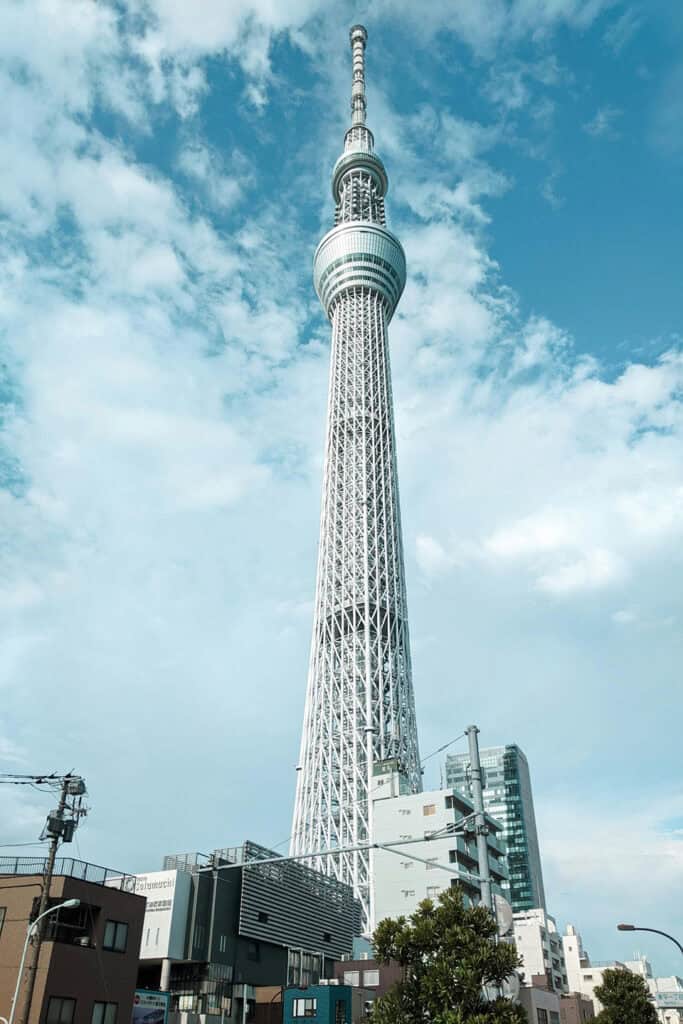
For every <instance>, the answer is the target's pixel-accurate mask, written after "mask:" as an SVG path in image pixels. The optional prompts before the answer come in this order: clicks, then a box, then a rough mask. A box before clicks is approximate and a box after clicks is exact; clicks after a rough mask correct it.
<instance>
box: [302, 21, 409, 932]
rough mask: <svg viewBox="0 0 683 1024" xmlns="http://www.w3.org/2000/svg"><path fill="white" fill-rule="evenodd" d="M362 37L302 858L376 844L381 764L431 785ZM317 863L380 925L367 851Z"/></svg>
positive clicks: (320, 251)
mask: <svg viewBox="0 0 683 1024" xmlns="http://www.w3.org/2000/svg"><path fill="white" fill-rule="evenodd" d="M366 41H367V32H366V30H365V29H364V28H363V26H362V25H356V26H354V27H353V28H352V29H351V48H352V53H353V84H352V91H351V115H352V116H351V127H350V128H349V129H348V130H347V132H346V135H345V138H344V151H343V153H342V155H341V156H340V157H339V159H338V160H337V162H336V164H335V166H334V171H333V175H332V194H333V196H334V201H335V204H336V205H335V215H334V223H335V227H334V228H332V230H331V231H328V233H327V234H326V235H325V236H324V237H323V239H322V241H321V242H320V244H319V245H318V248H317V250H316V253H315V258H314V266H313V277H314V283H315V289H316V292H317V293H318V297H319V299H320V301H321V303H322V305H323V307H324V309H325V312H326V314H327V316H328V318H329V320H330V321H331V323H332V352H331V366H330V384H329V400H328V401H329V404H328V415H327V440H326V452H325V469H324V479H323V497H322V512H321V522H320V545H319V550H318V571H317V586H316V596H315V617H314V623H313V639H312V644H311V658H310V666H309V675H308V688H307V693H306V706H305V712H304V725H303V736H302V740H301V753H300V759H299V766H298V769H297V771H298V776H297V792H296V804H295V810H294V822H293V828H292V840H291V852H292V854H298V855H301V854H303V853H306V852H309V851H311V852H312V851H316V850H329V849H334V848H336V847H346V846H352V845H355V844H363V843H366V842H368V841H371V839H372V804H371V801H370V800H369V793H370V788H371V780H372V775H373V766H374V764H375V763H376V762H377V761H384V760H386V759H395V760H396V761H397V762H398V766H399V770H400V772H401V773H402V774H403V775H404V777H405V778H406V779H407V783H408V788H409V790H410V791H412V792H418V791H419V790H420V789H421V788H422V783H421V772H420V758H419V753H418V743H417V728H416V724H415V703H414V697H413V683H412V673H411V665H410V643H409V637H408V609H407V603H406V585H405V572H404V566H403V542H402V537H401V516H400V510H399V497H398V478H397V471H396V441H395V434H394V415H393V402H392V394H391V376H390V370H389V346H388V338H387V325H388V323H389V321H390V320H391V317H392V315H393V313H394V310H395V309H396V306H397V304H398V301H399V299H400V297H401V293H402V292H403V287H404V285H405V280H406V264H405V256H404V253H403V248H402V246H401V243H400V242H399V240H398V239H397V238H396V236H395V235H393V234H392V233H391V231H389V230H388V229H387V227H386V218H385V213H384V196H385V195H386V191H387V184H388V182H387V174H386V171H385V169H384V164H383V163H382V161H381V160H380V158H379V157H378V156H377V155H376V154H375V152H374V139H373V135H372V132H371V131H370V130H369V128H367V127H366V124H365V113H366V102H365V44H366ZM312 863H313V864H314V866H316V867H317V868H319V869H320V870H321V871H324V872H326V873H328V874H332V875H334V876H335V877H336V878H338V879H341V880H342V881H345V882H348V883H350V884H352V885H353V886H354V890H355V894H356V896H357V897H358V898H359V899H360V901H361V903H362V908H363V918H364V925H365V928H366V930H367V929H370V928H372V927H373V925H374V921H373V911H372V900H373V895H372V892H373V887H372V860H371V855H370V853H369V852H368V851H367V850H361V851H355V852H349V853H340V854H338V855H335V856H332V857H320V858H317V859H314V860H313V861H312Z"/></svg>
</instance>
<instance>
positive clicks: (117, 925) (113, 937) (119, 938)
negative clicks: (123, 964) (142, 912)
mask: <svg viewBox="0 0 683 1024" xmlns="http://www.w3.org/2000/svg"><path fill="white" fill-rule="evenodd" d="M127 943H128V925H127V924H126V923H125V922H124V921H107V923H106V924H105V926H104V941H103V943H102V949H111V950H114V952H116V953H125V952H126V945H127Z"/></svg>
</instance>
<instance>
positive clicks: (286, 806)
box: [0, 0, 683, 973]
mask: <svg viewBox="0 0 683 1024" xmlns="http://www.w3.org/2000/svg"><path fill="white" fill-rule="evenodd" d="M356 20H363V21H364V22H365V23H366V24H367V26H368V29H369V33H370V39H369V48H368V75H369V84H368V98H369V122H370V125H371V127H372V128H373V130H374V132H375V135H376V140H377V146H378V149H379V151H380V152H381V154H382V156H383V158H384V160H385V163H386V165H387V168H388V171H389V176H390V191H389V196H388V210H389V217H390V222H391V225H392V227H393V228H394V229H395V230H396V231H397V232H398V234H399V235H400V237H401V238H402V240H403V242H404V245H405V248H406V253H407V258H408V267H409V284H408V286H407V288H406V292H405V294H404V297H403V299H402V302H401V306H400V308H399V312H398V313H397V315H396V317H395V318H394V321H393V323H392V328H391V339H392V361H393V374H394V387H395V401H396V417H397V431H398V443H399V469H400V480H401V492H402V504H403V522H404V531H405V544H406V559H407V574H408V586H409V604H410V611H411V630H412V640H413V661H414V672H415V690H416V701H417V709H418V720H419V726H420V739H421V746H422V750H423V752H424V753H425V754H426V753H429V752H430V751H431V750H433V749H435V748H436V747H438V746H440V745H441V744H442V743H444V742H446V741H447V740H448V739H449V738H450V737H452V736H455V735H457V734H458V733H460V732H461V731H462V729H463V727H464V726H465V725H467V724H468V723H469V722H471V721H475V722H477V723H478V724H479V725H480V727H481V729H482V735H481V740H482V742H483V743H484V744H488V743H490V744H491V745H493V744H498V743H502V742H510V741H515V742H518V743H519V744H520V746H522V748H523V749H524V750H525V751H526V753H527V755H528V757H529V761H530V765H531V770H532V776H533V781H534V788H535V794H536V802H537V817H538V822H539V830H540V838H541V848H542V855H543V860H544V867H545V875H546V891H547V895H548V902H549V909H550V910H551V911H552V912H553V913H555V915H556V916H557V918H558V920H559V922H560V924H561V925H562V926H563V925H564V924H565V923H566V922H568V921H571V922H572V923H574V924H576V925H577V926H578V927H579V929H580V930H581V931H582V933H583V935H584V940H585V942H586V945H587V947H588V948H589V951H590V952H591V953H592V955H593V956H595V957H596V958H601V959H606V958H608V957H615V956H616V957H627V956H630V955H631V954H632V953H633V952H634V947H633V940H632V939H631V938H629V937H628V936H623V935H617V933H616V932H615V931H614V925H615V923H616V922H617V921H618V920H622V919H628V918H631V919H637V920H639V921H640V922H641V923H644V924H647V925H650V926H652V927H660V928H664V929H665V930H670V931H673V932H674V933H676V932H677V933H678V934H679V935H680V934H681V932H683V922H682V921H681V917H680V908H679V906H678V903H679V901H676V900H673V899H672V895H673V893H674V892H675V891H676V889H678V890H679V891H680V883H681V877H682V876H683V844H682V843H681V836H682V832H681V821H682V818H683V787H682V784H681V771H680V767H681V761H680V664H681V654H682V653H683V652H682V650H681V647H682V644H681V615H682V613H683V608H682V602H681V587H680V576H681V569H682V568H683V566H682V564H681V562H682V559H681V538H682V534H683V456H682V452H683V448H682V447H681V441H682V434H683V407H682V406H683V348H682V345H681V320H682V309H681V295H682V292H681V285H680V280H681V259H680V238H681V233H682V227H683V224H682V222H683V214H682V212H681V211H682V209H683V204H681V202H680V182H681V171H682V170H683V128H682V127H681V126H682V125H683V62H682V61H681V57H680V53H681V41H682V40H683V13H681V9H680V8H679V7H678V5H676V4H671V3H660V4H658V3H648V4H638V3H629V2H610V0H482V2H481V3H480V4H476V5H473V4H470V3H457V2H453V0H451V2H448V3H446V2H440V0H433V2H432V3H430V4H429V5H427V6H425V5H416V4H410V3H407V2H403V0H396V2H393V3H392V2H389V0H384V2H375V3H373V4H372V5H371V7H370V8H369V9H365V8H364V6H363V5H362V4H353V3H339V4H335V5H330V4H328V3H322V2H320V0H292V2H291V3H289V4H287V5H284V4H280V3H279V2H276V0H233V2H228V3H225V0H220V2H219V0H205V2H204V3H202V4H201V5H198V6H197V5H188V4H186V3H184V2H183V0H150V2H147V3H142V2H139V0H129V2H127V3H120V4H107V3H102V2H100V3H98V4H95V3H91V2H89V0H34V2H33V3H31V4H25V3H17V2H14V0H12V2H10V3H7V4H4V5H3V6H2V10H1V11H0V85H1V86H2V94H3V104H2V109H0V123H1V127H2V135H3V140H4V145H3V153H2V156H1V157H0V218H1V219H0V230H1V231H2V265H1V267H0V317H1V322H2V334H1V335H0V346H1V347H0V396H1V400H2V403H3V405H2V407H1V409H2V416H1V418H0V423H1V426H0V474H1V475H0V482H1V483H2V490H0V506H1V514H0V522H1V523H2V543H1V544H0V610H1V611H2V615H1V616H0V638H1V642H2V649H3V654H2V658H1V659H0V687H1V688H2V701H1V704H0V707H1V709H2V710H1V717H0V756H1V758H2V760H1V761H0V765H1V766H2V768H3V770H6V771H12V770H15V771H33V770H37V771H47V770H51V769H74V770H77V771H79V772H81V773H83V774H84V775H85V776H86V778H87V780H88V784H89V788H90V794H91V803H92V813H91V815H90V817H89V818H88V820H87V822H86V824H85V825H84V826H83V828H82V829H81V831H80V835H79V837H78V844H77V847H75V848H74V853H76V855H81V856H82V857H83V858H85V859H90V860H93V861H96V862H100V863H105V864H108V865H111V866H113V867H115V868H117V869H124V870H146V869H150V868H153V867H155V866H157V865H159V863H160V859H161V857H162V855H163V854H164V853H166V852H178V851H185V850H191V849H199V850H208V849H210V848H212V847H214V846H223V845H229V844H232V843H236V842H239V841H240V840H241V839H242V838H243V837H247V836H249V837H251V838H253V839H255V840H257V841H261V842H264V843H266V844H276V843H280V842H283V841H284V840H286V837H287V836H288V833H289V824H290V815H291V807H292V799H293V789H294V767H295V764H296V758H297V751H298V743H299V732H300V725H301V717H302V711H303V699H304V688H305V678H306V668H307V658H308V644H309V639H310V629H311V618H312V598H313V589H314V572H315V556H316V543H317V529H318V512H319V500H320V485H321V472H322V451H323V430H324V415H325V401H326V375H327V365H328V355H329V349H328V327H327V325H326V323H325V321H324V319H323V316H322V313H321V310H320V308H319V306H318V304H317V300H316V298H315V295H314V293H313V288H312V283H311V258H312V253H313V249H314V247H315V244H316V241H317V239H318V238H319V236H320V234H321V233H322V232H323V231H324V230H326V229H327V228H328V227H329V226H330V225H331V222H332V220H331V219H332V206H331V197H330V171H331V166H332V163H333V161H334V159H335V157H336V155H337V154H338V152H339V149H340V146H341V142H342V136H343V130H344V127H345V124H346V121H347V114H348V93H349V53H348V44H347V32H348V27H349V25H350V24H352V23H353V22H354V21H356ZM38 27H39V28H40V31H38ZM437 781H438V765H437V762H436V760H432V761H430V762H429V768H428V771H427V775H426V784H427V785H435V784H436V783H437ZM0 801H1V806H2V808H3V820H4V821H5V829H4V830H3V835H4V837H5V838H4V841H5V842H7V843H19V842H29V841H32V840H33V839H34V838H35V836H36V834H37V833H38V832H39V830H40V828H41V825H42V819H43V815H44V812H45V811H46V810H47V809H48V808H47V806H46V804H45V802H44V800H43V799H42V798H40V797H38V795H37V794H32V795H31V796H30V797H29V798H27V797H26V795H25V794H24V793H23V792H22V793H17V792H16V791H14V790H12V789H8V788H4V789H3V792H2V793H0ZM638 945H639V948H640V949H641V950H642V951H643V952H646V953H648V954H650V956H651V957H652V959H653V961H654V963H655V967H656V969H657V970H658V971H659V972H660V973H668V972H671V971H673V970H674V969H680V967H679V966H678V965H677V964H676V961H675V958H674V955H673V947H672V951H670V950H669V949H667V948H666V945H665V943H664V942H663V941H662V943H661V944H660V943H658V942H657V940H655V939H648V941H647V942H644V941H643V942H639V944H638Z"/></svg>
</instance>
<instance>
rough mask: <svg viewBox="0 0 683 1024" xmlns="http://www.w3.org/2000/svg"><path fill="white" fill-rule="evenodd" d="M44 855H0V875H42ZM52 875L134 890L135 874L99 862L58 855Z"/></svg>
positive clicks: (44, 861) (44, 862)
mask: <svg viewBox="0 0 683 1024" xmlns="http://www.w3.org/2000/svg"><path fill="white" fill-rule="evenodd" d="M45 864H46V860H45V858H44V857H0V875H42V874H43V873H44V871H45ZM53 875H54V876H55V877H57V876H59V875H65V876H67V877H68V878H78V879H80V880H81V881H82V882H93V883H94V884H95V885H106V886H109V887H110V888H114V889H123V890H124V891H125V892H135V875H126V874H123V873H122V872H121V871H114V870H113V869H112V868H103V867H102V866H101V865H100V864H88V863H87V862H86V861H84V860H76V859H75V858H73V857H58V858H57V860H56V861H55V866H54V871H53Z"/></svg>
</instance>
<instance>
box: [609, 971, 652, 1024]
mask: <svg viewBox="0 0 683 1024" xmlns="http://www.w3.org/2000/svg"><path fill="white" fill-rule="evenodd" d="M595 995H596V996H597V997H598V999H599V1000H600V1002H601V1003H602V1005H603V1007H604V1009H603V1010H602V1011H601V1012H600V1013H599V1014H598V1016H597V1017H596V1024H657V1021H658V1018H657V1011H656V1009H655V1007H654V1005H653V1003H652V999H651V998H650V991H649V989H648V987H647V985H646V983H645V980H644V978H641V977H640V975H638V974H632V972H631V971H627V970H626V969H625V968H624V967H616V968H614V969H613V970H612V969H611V968H608V970H606V971H605V973H604V974H603V976H602V984H601V985H597V986H596V988H595Z"/></svg>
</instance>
